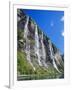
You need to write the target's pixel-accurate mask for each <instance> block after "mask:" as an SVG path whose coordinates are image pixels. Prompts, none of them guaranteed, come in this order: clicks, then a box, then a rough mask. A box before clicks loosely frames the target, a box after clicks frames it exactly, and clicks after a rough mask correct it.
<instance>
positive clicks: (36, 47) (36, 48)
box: [35, 25, 42, 66]
mask: <svg viewBox="0 0 72 90" xmlns="http://www.w3.org/2000/svg"><path fill="white" fill-rule="evenodd" d="M35 53H36V55H37V57H38V63H39V65H40V66H41V65H42V64H41V62H40V54H39V36H38V29H37V25H35Z"/></svg>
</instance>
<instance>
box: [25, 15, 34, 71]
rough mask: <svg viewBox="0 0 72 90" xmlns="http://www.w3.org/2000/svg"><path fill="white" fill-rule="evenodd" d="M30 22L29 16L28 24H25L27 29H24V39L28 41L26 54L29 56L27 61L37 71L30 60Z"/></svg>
mask: <svg viewBox="0 0 72 90" xmlns="http://www.w3.org/2000/svg"><path fill="white" fill-rule="evenodd" d="M28 22H29V17H28V16H27V21H26V24H25V27H24V39H25V40H26V43H25V44H26V45H25V46H26V47H25V52H26V55H27V60H28V61H29V63H30V64H31V66H32V67H33V69H34V70H35V67H34V66H33V64H32V63H31V59H30V40H28V38H27V36H28V33H29V30H28Z"/></svg>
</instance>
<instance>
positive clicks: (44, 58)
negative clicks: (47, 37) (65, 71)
mask: <svg viewBox="0 0 72 90" xmlns="http://www.w3.org/2000/svg"><path fill="white" fill-rule="evenodd" d="M41 45H42V56H43V61H44V62H43V63H44V66H45V67H47V64H46V63H45V61H46V52H45V46H44V43H43V32H42V38H41Z"/></svg>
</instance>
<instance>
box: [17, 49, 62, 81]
mask: <svg viewBox="0 0 72 90" xmlns="http://www.w3.org/2000/svg"><path fill="white" fill-rule="evenodd" d="M33 63H34V62H33ZM34 64H35V63H34ZM34 66H35V65H34ZM35 68H36V70H35V71H34V70H33V68H32V66H31V65H30V63H29V62H28V61H27V59H26V53H25V52H22V51H19V50H18V51H17V73H18V74H17V75H18V80H33V79H35V80H37V79H55V78H57V77H58V76H59V75H62V74H63V73H61V74H60V73H58V72H57V71H56V70H55V69H54V67H52V66H49V68H45V67H40V66H38V67H35ZM19 75H26V76H21V77H19Z"/></svg>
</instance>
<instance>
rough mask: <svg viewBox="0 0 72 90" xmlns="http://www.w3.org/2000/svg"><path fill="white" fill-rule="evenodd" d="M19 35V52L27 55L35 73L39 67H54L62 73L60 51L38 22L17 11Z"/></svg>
mask: <svg viewBox="0 0 72 90" xmlns="http://www.w3.org/2000/svg"><path fill="white" fill-rule="evenodd" d="M17 34H18V35H17V50H18V51H21V52H22V53H25V55H26V60H27V62H28V63H29V64H30V65H31V67H32V68H33V70H34V71H35V70H36V69H37V68H38V67H42V68H45V69H48V68H49V67H53V68H54V69H55V70H56V71H57V72H59V73H61V70H62V69H63V60H62V59H63V58H62V56H61V55H60V52H59V50H58V49H57V48H56V46H55V45H54V44H53V43H52V42H51V40H50V38H49V37H47V36H46V35H45V34H44V32H43V31H42V30H41V29H40V28H39V26H38V25H37V24H36V22H35V21H34V20H33V19H32V18H31V17H29V16H28V15H26V14H24V12H23V11H22V10H20V9H18V10H17Z"/></svg>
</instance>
